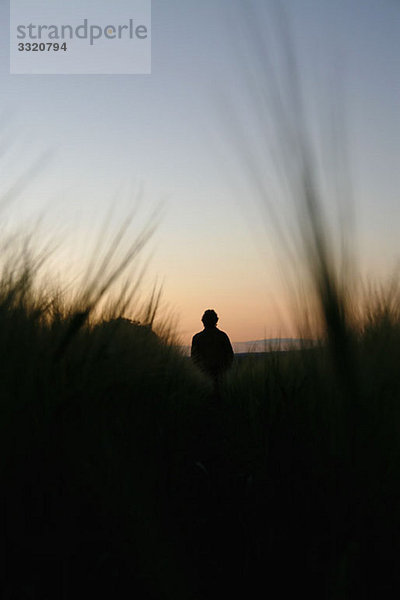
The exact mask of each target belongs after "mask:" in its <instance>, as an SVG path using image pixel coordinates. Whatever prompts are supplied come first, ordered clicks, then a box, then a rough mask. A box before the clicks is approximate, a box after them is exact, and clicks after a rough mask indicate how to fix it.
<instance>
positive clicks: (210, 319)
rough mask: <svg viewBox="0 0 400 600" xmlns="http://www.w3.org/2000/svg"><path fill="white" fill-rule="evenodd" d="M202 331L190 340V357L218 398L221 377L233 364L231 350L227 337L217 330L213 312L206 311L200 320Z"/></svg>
mask: <svg viewBox="0 0 400 600" xmlns="http://www.w3.org/2000/svg"><path fill="white" fill-rule="evenodd" d="M201 320H202V322H203V325H204V329H203V331H200V332H199V333H196V334H195V335H194V336H193V339H192V348H191V357H192V360H193V362H194V363H195V365H197V366H198V367H199V369H201V370H202V371H203V373H205V374H206V375H208V377H210V379H211V380H212V382H213V385H214V392H215V394H216V395H217V396H218V395H219V392H220V382H221V378H222V375H223V374H224V373H225V371H227V370H228V369H229V367H230V366H231V365H232V362H233V350H232V345H231V342H230V340H229V337H228V336H227V335H226V333H225V332H224V331H221V330H220V329H218V328H217V323H218V315H217V313H216V312H215V310H211V309H209V310H206V311H205V313H204V314H203V316H202V318H201Z"/></svg>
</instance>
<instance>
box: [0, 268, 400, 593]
mask: <svg viewBox="0 0 400 600" xmlns="http://www.w3.org/2000/svg"><path fill="white" fill-rule="evenodd" d="M18 272H20V271H18V269H15V270H14V273H16V274H18ZM33 280H34V278H33V277H30V278H29V277H26V273H25V274H24V275H23V276H21V277H17V275H15V277H14V279H12V280H5V279H3V280H2V282H1V285H0V321H1V328H0V331H1V346H0V347H1V363H0V364H1V369H2V376H1V379H0V396H1V411H2V418H1V422H0V428H1V430H0V434H1V435H0V444H1V463H0V503H1V509H2V510H1V515H2V521H1V523H2V536H1V537H2V546H1V563H0V564H1V571H0V586H1V587H0V593H1V597H2V598H18V599H19V598H21V599H22V598H40V599H49V600H50V599H51V600H55V599H60V600H61V599H72V598H74V599H75V598H79V597H83V596H85V597H100V598H109V597H110V596H111V595H112V596H113V597H114V598H125V597H126V596H127V594H128V595H130V596H138V597H140V598H144V599H150V598H151V599H153V600H155V599H157V600H158V599H160V600H162V599H165V598H168V599H182V600H183V599H185V600H186V599H187V598H196V599H199V600H200V599H203V600H214V599H220V598H221V597H238V596H240V597H248V598H253V597H258V596H259V595H260V594H261V595H262V596H268V595H272V596H273V597H289V596H293V595H295V594H296V595H297V594H299V593H305V594H307V597H308V598H315V599H320V598H342V597H349V598H357V597H362V598H368V597H374V598H378V597H379V598H380V597H382V598H395V597H397V596H398V592H399V589H400V586H399V583H400V582H399V573H398V569H397V565H396V557H397V556H398V552H399V550H400V534H399V532H400V512H399V506H400V475H399V473H400V468H399V456H400V438H399V435H398V431H399V426H400V423H399V416H400V413H399V410H398V406H399V401H400V381H399V377H398V365H399V361H400V321H399V314H400V313H399V310H398V307H399V295H398V293H397V292H395V291H393V290H392V292H391V294H389V292H388V293H386V294H380V295H378V293H377V294H376V295H375V301H374V302H375V303H373V302H372V298H371V297H370V298H369V299H368V300H369V305H370V308H369V311H368V312H366V313H365V318H364V320H363V321H362V323H358V325H357V326H356V325H355V324H354V323H353V324H351V321H348V320H347V317H346V316H345V319H346V323H347V325H346V328H345V332H346V333H345V335H346V336H348V338H347V339H348V352H349V353H351V356H350V358H351V361H350V362H346V363H345V364H343V360H344V359H343V358H342V359H341V361H340V362H339V363H337V362H336V361H337V355H336V351H335V347H333V348H332V347H331V343H330V341H329V336H328V337H325V338H321V341H320V343H319V344H316V346H315V347H313V348H309V347H307V348H305V349H304V350H302V349H300V350H294V351H291V352H284V353H279V352H270V353H268V352H267V353H265V354H264V355H263V357H262V358H261V359H260V357H257V359H256V360H255V359H254V360H253V358H252V357H251V356H250V357H249V358H248V359H246V358H242V359H241V361H239V362H238V363H236V364H234V365H233V366H232V368H231V370H230V372H229V374H228V375H227V377H226V382H225V385H224V386H223V388H222V389H221V398H220V403H219V404H218V405H215V403H214V400H213V394H212V390H211V389H210V386H209V385H208V382H207V379H206V378H204V377H203V376H202V375H201V373H199V372H198V370H197V368H194V367H193V366H192V365H191V364H190V361H187V359H186V358H185V357H184V356H182V355H181V354H180V353H179V352H178V351H177V350H176V349H175V347H174V345H173V344H171V340H170V339H169V340H168V339H165V338H163V337H162V336H160V335H157V334H156V332H155V331H154V329H153V328H152V327H151V326H150V325H149V324H147V323H146V321H145V320H142V322H141V323H139V320H140V319H137V320H135V321H130V320H128V319H124V318H116V319H115V318H114V319H105V320H103V321H99V322H94V323H92V322H91V320H90V318H88V319H86V320H85V321H84V322H81V326H80V328H79V329H78V328H76V326H74V333H73V335H72V334H71V333H70V331H71V322H74V314H75V312H74V311H76V312H77V313H78V314H81V313H82V307H79V310H78V309H75V308H74V307H73V306H70V307H68V306H63V307H60V306H58V308H57V310H56V305H55V304H54V303H53V304H52V303H51V302H49V295H48V294H47V295H46V294H43V295H42V296H41V295H40V294H39V293H38V291H37V289H36V291H34V289H33V287H32V282H33ZM43 298H46V302H43ZM61 308H62V310H61ZM63 315H64V316H63ZM89 317H90V315H89ZM66 335H68V336H69V338H68V344H67V345H64V346H63V352H62V353H61V354H60V353H59V348H60V343H61V342H62V341H63V340H65V336H66ZM56 356H57V359H56V360H55V357H56ZM348 360H349V355H347V356H346V361H348ZM350 369H351V370H350ZM349 382H350V383H349ZM288 574H290V576H288Z"/></svg>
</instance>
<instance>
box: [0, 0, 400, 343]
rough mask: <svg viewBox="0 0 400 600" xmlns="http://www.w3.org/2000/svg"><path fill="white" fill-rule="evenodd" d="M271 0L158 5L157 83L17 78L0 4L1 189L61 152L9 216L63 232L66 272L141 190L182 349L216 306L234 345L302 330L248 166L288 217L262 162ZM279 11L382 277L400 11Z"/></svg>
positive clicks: (364, 256)
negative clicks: (335, 135) (338, 131)
mask: <svg viewBox="0 0 400 600" xmlns="http://www.w3.org/2000/svg"><path fill="white" fill-rule="evenodd" d="M97 4H98V6H99V9H100V8H101V6H102V5H103V6H104V5H106V4H108V2H106V1H105V0H98V1H97ZM266 4H268V3H266V2H263V1H262V0H252V1H251V2H250V1H246V2H240V1H239V0H202V1H201V2H199V1H198V0H180V1H178V0H169V1H168V2H165V1H161V0H153V2H152V74H151V75H125V76H124V75H60V76H57V75H47V76H28V75H9V48H8V47H9V37H8V36H9V31H8V30H9V12H8V2H4V1H3V0H0V19H1V27H2V36H1V41H0V55H1V56H0V61H1V62H0V110H1V111H3V115H4V117H3V123H2V124H3V127H2V130H3V141H2V142H1V145H2V146H3V145H5V147H10V148H9V150H8V152H7V154H6V156H5V157H4V159H3V164H2V180H1V182H0V185H1V187H2V190H5V189H7V186H8V185H9V184H10V183H12V181H13V180H15V178H17V177H18V176H20V175H21V174H23V173H24V172H26V170H27V169H28V168H29V166H30V165H31V164H32V163H33V161H34V160H35V157H38V156H40V155H41V153H42V152H43V151H46V150H49V151H50V152H51V158H50V159H48V160H47V162H46V164H45V166H44V167H43V169H41V171H40V172H39V173H38V176H37V177H36V178H35V179H34V180H33V181H32V182H31V183H30V185H29V186H28V187H27V188H26V189H25V190H24V191H23V192H22V193H21V194H20V196H19V197H18V198H17V199H16V200H15V201H14V202H13V204H12V205H11V207H10V208H9V209H7V210H4V211H3V215H4V220H5V221H7V222H8V223H17V224H18V223H25V222H26V221H27V220H29V219H34V218H35V217H37V216H40V215H43V217H44V226H45V227H46V231H48V232H49V233H51V234H52V235H53V236H55V237H57V236H60V237H62V239H63V243H64V246H63V247H64V250H63V254H60V260H61V261H65V262H64V263H63V266H62V267H61V268H60V270H61V271H63V270H64V269H65V270H67V266H66V265H67V263H68V260H69V261H70V264H71V265H74V268H76V265H78V264H80V263H82V264H83V263H84V262H85V257H86V255H87V254H88V253H89V254H90V248H93V246H91V244H90V243H89V242H90V240H92V241H93V240H95V239H96V234H98V232H99V230H100V227H101V225H102V224H103V222H104V220H105V219H106V218H107V214H108V212H109V210H110V207H111V206H112V207H113V217H112V224H114V226H115V227H117V224H118V223H119V222H122V221H123V220H124V218H125V217H126V215H127V214H128V213H129V211H130V209H131V207H132V206H133V205H134V204H135V202H136V200H135V196H137V194H136V192H135V190H137V189H138V188H141V189H142V190H143V193H142V196H141V200H140V206H139V209H138V225H137V226H138V227H140V223H143V222H144V221H145V220H146V218H147V216H148V215H150V214H151V213H152V211H153V209H154V207H156V206H158V205H159V204H160V203H162V216H161V218H160V224H159V226H158V228H157V230H156V232H155V234H154V237H153V238H152V241H151V242H150V243H149V247H148V253H151V255H152V260H151V262H150V266H149V269H148V275H147V281H148V282H151V281H153V280H156V279H157V280H158V281H162V282H163V287H164V304H165V306H166V307H168V308H169V309H170V310H172V312H174V314H175V315H176V316H177V318H178V332H179V334H180V336H181V339H182V342H183V343H188V342H189V341H190V338H191V336H192V334H193V333H194V332H195V331H198V330H199V329H200V328H201V327H200V326H201V323H200V318H201V314H202V312H203V310H204V309H206V308H215V310H216V311H217V312H218V314H220V327H221V328H222V329H224V330H225V331H227V333H228V334H229V335H230V337H231V339H232V340H234V341H244V340H254V339H260V338H264V337H275V336H276V335H282V336H284V337H285V336H289V335H293V334H294V330H293V328H292V326H291V324H290V319H288V308H287V306H286V300H285V289H286V288H285V275H284V272H283V270H282V260H279V259H280V250H279V245H278V241H277V235H276V231H275V230H274V225H273V223H272V220H271V218H270V214H269V213H268V211H267V210H264V209H263V206H262V202H260V198H259V196H258V195H257V189H256V187H257V186H256V185H255V179H257V178H254V176H253V177H252V176H251V175H250V174H249V172H248V170H247V168H246V166H245V165H246V164H247V163H250V164H251V165H252V166H253V167H254V169H256V170H258V171H257V173H258V176H259V178H260V179H263V180H264V178H265V177H267V181H269V179H268V178H270V182H271V194H270V201H271V202H272V204H273V205H274V210H275V211H276V212H278V213H279V212H280V211H282V215H283V216H284V217H286V216H287V212H288V205H287V202H286V201H285V199H284V198H283V197H281V196H280V194H279V192H278V191H276V186H275V184H274V181H275V175H274V166H273V164H272V162H271V161H270V160H269V159H268V153H266V152H265V148H266V147H267V146H268V143H269V141H270V140H269V139H268V133H267V128H266V127H265V117H264V114H263V109H262V102H261V97H262V94H263V93H264V91H265V90H267V91H268V90H269V87H271V86H272V85H273V83H272V82H271V79H270V78H269V76H268V70H267V69H266V68H264V65H263V63H262V61H259V60H258V59H257V56H258V51H259V43H258V42H257V35H261V39H262V40H263V41H265V42H266V48H267V50H266V53H267V56H268V59H270V60H271V61H272V62H273V63H274V65H275V67H274V68H275V69H276V71H277V72H278V76H279V69H280V67H279V65H280V60H279V55H280V44H284V41H283V40H279V35H278V36H277V35H276V27H275V26H274V11H273V10H270V11H266V10H265V5H266ZM271 4H272V3H271ZM282 4H283V5H284V6H285V8H286V10H287V14H288V17H289V19H290V22H291V24H292V27H293V46H294V47H295V48H296V54H297V61H298V65H299V67H298V68H299V75H300V78H301V80H302V86H303V89H304V95H305V98H306V105H307V110H308V111H309V117H310V124H311V125H310V126H311V128H314V127H315V128H316V130H317V131H319V132H320V134H321V132H322V135H324V132H325V130H328V129H329V125H330V115H331V114H332V113H336V114H337V115H338V119H339V122H340V123H342V124H343V125H344V127H343V128H344V130H345V134H346V136H345V139H343V140H339V141H340V143H341V144H342V145H343V147H345V149H346V164H347V165H348V167H349V174H350V180H351V188H352V196H353V199H354V212H355V220H356V228H355V232H356V235H357V237H356V246H357V251H358V254H359V257H360V269H361V271H362V272H363V273H371V274H372V275H373V276H376V275H379V274H382V273H383V274H385V275H386V274H387V273H389V272H390V270H391V269H393V268H394V267H395V266H396V264H397V261H398V257H399V256H398V248H399V244H398V231H399V223H400V197H399V190H400V170H399V168H398V164H399V158H400V152H399V150H400V110H399V109H400V68H399V57H400V47H399V46H400V42H399V40H400V3H399V2H398V1H397V0H381V2H379V3H378V2H376V1H375V0H335V2H332V0H286V1H285V2H283V3H282ZM127 5H129V1H128V0H127ZM249 13H250V17H251V18H248V14H249ZM255 24H257V27H258V34H257V32H256V31H255V30H254V29H253V27H254V26H255ZM274 31H275V35H274ZM277 38H278V39H277ZM264 56H265V55H264ZM274 57H275V58H274ZM269 91H270V90H269ZM243 132H244V134H245V135H244V137H243ZM12 140H13V141H14V142H15V143H14V144H11V141H12ZM329 169H331V170H332V164H331V165H330V167H329ZM329 169H328V170H329ZM266 174H267V175H266ZM339 175H340V173H339ZM264 183H265V182H264ZM342 201H343V202H346V199H345V198H342ZM112 224H111V226H110V227H111V230H112ZM132 235H133V234H132ZM61 256H62V258H61Z"/></svg>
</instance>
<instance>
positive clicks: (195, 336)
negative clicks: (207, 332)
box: [192, 331, 203, 342]
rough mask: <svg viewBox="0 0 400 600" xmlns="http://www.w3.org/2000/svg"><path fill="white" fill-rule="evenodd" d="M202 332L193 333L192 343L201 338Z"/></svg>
mask: <svg viewBox="0 0 400 600" xmlns="http://www.w3.org/2000/svg"><path fill="white" fill-rule="evenodd" d="M202 333H203V331H199V333H195V334H194V336H193V337H192V342H195V341H196V340H198V339H199V338H200V337H201V336H202Z"/></svg>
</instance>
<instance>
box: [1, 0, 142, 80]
mask: <svg viewBox="0 0 400 600" xmlns="http://www.w3.org/2000/svg"><path fill="white" fill-rule="evenodd" d="M10 73H13V74H30V75H39V74H53V75H58V74H149V73H151V0H110V1H109V2H107V3H97V2H93V0H68V1H66V0H35V1H34V2H33V1H32V0H10Z"/></svg>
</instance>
